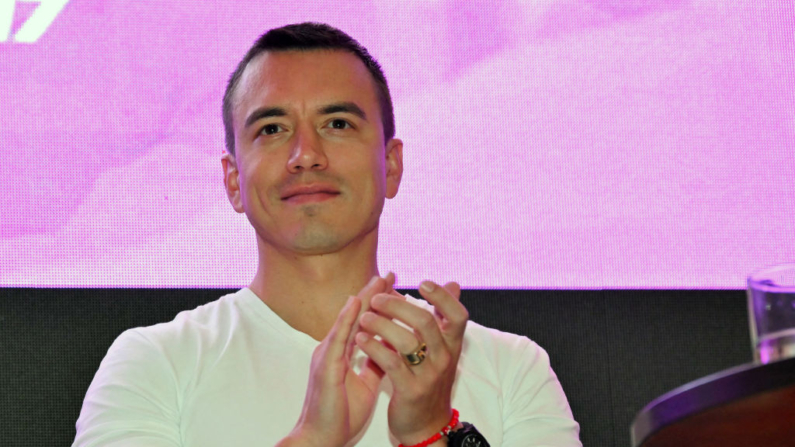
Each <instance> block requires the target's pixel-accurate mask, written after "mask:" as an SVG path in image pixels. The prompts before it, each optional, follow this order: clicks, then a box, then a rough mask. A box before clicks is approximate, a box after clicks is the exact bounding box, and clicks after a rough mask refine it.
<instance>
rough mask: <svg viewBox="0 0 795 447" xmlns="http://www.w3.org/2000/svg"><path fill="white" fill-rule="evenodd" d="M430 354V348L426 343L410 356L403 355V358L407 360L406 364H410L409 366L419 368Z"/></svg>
mask: <svg viewBox="0 0 795 447" xmlns="http://www.w3.org/2000/svg"><path fill="white" fill-rule="evenodd" d="M427 354H428V347H427V346H425V343H422V344H420V346H419V347H418V348H417V349H415V350H414V352H412V353H410V354H403V357H405V358H406V362H408V364H409V366H417V365H419V364H420V363H422V362H423V361H424V360H425V356H426V355H427Z"/></svg>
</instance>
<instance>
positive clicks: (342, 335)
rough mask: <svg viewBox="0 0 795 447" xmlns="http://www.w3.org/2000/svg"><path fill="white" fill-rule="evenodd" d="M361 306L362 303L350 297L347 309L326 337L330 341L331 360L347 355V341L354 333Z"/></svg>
mask: <svg viewBox="0 0 795 447" xmlns="http://www.w3.org/2000/svg"><path fill="white" fill-rule="evenodd" d="M360 306H361V301H360V300H359V299H358V298H357V297H355V296H351V297H348V301H347V302H346V303H345V307H343V308H342V310H341V311H340V313H339V315H337V321H336V322H335V323H334V326H332V327H331V331H329V334H328V336H326V338H327V340H328V351H327V355H328V356H329V357H330V358H331V359H338V358H340V357H342V356H344V355H345V354H346V350H347V341H348V338H349V337H350V336H351V333H352V332H353V325H354V323H355V322H356V316H357V315H359V308H360Z"/></svg>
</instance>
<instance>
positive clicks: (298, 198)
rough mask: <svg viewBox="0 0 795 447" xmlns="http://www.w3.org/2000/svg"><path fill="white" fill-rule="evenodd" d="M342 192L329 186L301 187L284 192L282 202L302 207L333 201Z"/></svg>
mask: <svg viewBox="0 0 795 447" xmlns="http://www.w3.org/2000/svg"><path fill="white" fill-rule="evenodd" d="M339 195H340V192H339V191H338V190H337V189H335V188H334V187H331V186H329V185H300V186H294V187H290V188H287V189H286V190H285V191H283V192H282V197H281V199H282V202H287V203H291V204H294V205H300V204H305V203H318V202H325V201H327V200H331V199H333V198H335V197H337V196H339Z"/></svg>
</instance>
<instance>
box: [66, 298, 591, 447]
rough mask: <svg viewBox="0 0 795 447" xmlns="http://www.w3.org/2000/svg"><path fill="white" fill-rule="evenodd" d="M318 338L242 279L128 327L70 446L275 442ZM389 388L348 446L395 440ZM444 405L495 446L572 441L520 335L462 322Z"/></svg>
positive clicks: (541, 362)
mask: <svg viewBox="0 0 795 447" xmlns="http://www.w3.org/2000/svg"><path fill="white" fill-rule="evenodd" d="M408 299H409V301H410V302H413V303H415V304H417V305H419V306H423V307H426V308H429V309H430V306H429V305H428V304H427V303H425V302H424V301H420V300H416V299H414V298H411V297H409V298H408ZM318 344H319V342H318V341H316V340H314V339H313V338H311V337H310V336H309V335H307V334H304V333H303V332H299V331H297V330H295V329H293V328H292V327H290V326H289V325H288V324H287V323H285V322H284V321H283V320H282V319H281V318H279V317H278V316H277V315H276V314H275V313H273V311H271V309H270V308H269V307H268V306H267V305H265V303H263V302H262V301H261V300H260V299H259V298H258V297H257V296H256V295H255V294H254V293H253V292H252V291H251V290H249V289H247V288H245V289H242V290H240V291H238V292H236V293H233V294H230V295H226V296H224V297H222V298H220V299H218V300H217V301H214V302H212V303H209V304H206V305H203V306H200V307H198V308H196V309H194V310H191V311H186V312H182V313H180V314H179V315H177V317H176V318H175V319H174V320H173V321H171V322H168V323H163V324H157V325H155V326H150V327H146V328H136V329H130V330H128V331H126V332H124V333H123V334H122V335H120V336H119V338H118V339H116V341H115V342H114V343H113V345H112V346H111V347H110V349H109V350H108V354H107V355H106V356H105V359H104V360H103V361H102V364H101V365H100V367H99V370H98V371H97V374H96V376H95V377H94V380H93V382H92V383H91V386H90V387H89V389H88V392H87V393H86V398H85V401H84V402H83V409H82V411H81V413H80V418H79V419H78V421H77V437H76V438H75V442H74V444H73V445H74V447H89V446H103V447H110V446H113V447H119V446H131V447H132V446H136V447H138V446H148V447H161V446H163V447H165V446H169V447H176V446H180V447H203V446H207V447H220V446H235V447H255V446H263V447H266V446H273V445H274V444H276V443H277V442H278V441H279V440H280V439H282V438H283V437H284V436H286V435H287V434H288V433H289V432H290V431H291V430H292V429H293V427H294V426H295V423H296V422H297V421H298V417H299V416H300V414H301V407H302V405H303V402H304V395H305V392H306V387H307V383H308V377H309V364H310V360H311V358H312V352H313V351H314V349H315V347H316V346H317V345H318ZM362 358H363V354H361V353H359V356H358V357H357V359H358V360H359V361H361V360H362ZM390 395H391V383H390V381H389V379H388V378H386V377H385V378H384V380H383V382H382V384H381V390H380V392H379V395H378V400H377V403H376V407H375V411H374V414H373V416H372V418H371V420H370V422H369V423H368V425H366V426H365V428H364V430H362V432H361V433H360V434H359V435H358V436H357V438H356V439H355V440H354V441H353V442H351V443H350V445H360V446H389V445H392V446H397V445H398V442H397V441H396V440H395V439H394V438H393V437H392V436H391V435H390V433H389V427H388V424H387V405H388V404H389V397H390ZM453 407H454V408H457V409H458V410H459V411H460V414H461V420H462V421H467V422H470V423H472V424H474V425H475V426H476V427H477V429H478V430H479V431H480V432H481V433H482V434H483V435H484V436H485V438H486V439H487V440H488V441H489V443H490V444H491V445H492V446H494V447H499V446H504V447H527V446H580V445H581V444H580V441H579V436H578V434H579V425H578V424H577V423H576V422H575V421H574V419H573V418H572V414H571V410H570V409H569V405H568V402H567V400H566V396H565V395H564V394H563V390H562V389H561V387H560V383H559V382H558V380H557V377H556V376H555V374H554V372H552V369H551V368H550V366H549V357H548V356H547V354H546V352H545V351H544V350H543V349H541V348H540V347H539V346H538V345H536V344H535V343H533V342H532V341H530V340H529V339H527V338H525V337H520V336H517V335H514V334H508V333H504V332H499V331H496V330H493V329H488V328H485V327H483V326H480V325H478V324H475V323H473V322H469V323H468V325H467V329H466V334H465V337H464V344H463V350H462V354H461V358H460V360H459V365H458V375H457V378H456V382H455V385H454V389H453ZM440 428H441V427H440Z"/></svg>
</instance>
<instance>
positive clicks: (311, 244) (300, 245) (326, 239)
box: [290, 230, 345, 255]
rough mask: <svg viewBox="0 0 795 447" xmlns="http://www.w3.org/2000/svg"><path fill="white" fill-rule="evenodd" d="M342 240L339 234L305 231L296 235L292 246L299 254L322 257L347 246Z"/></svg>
mask: <svg viewBox="0 0 795 447" xmlns="http://www.w3.org/2000/svg"><path fill="white" fill-rule="evenodd" d="M341 239H342V238H340V237H339V235H338V234H334V233H332V232H330V231H318V230H313V231H303V232H301V234H298V235H296V237H295V238H294V239H293V240H292V243H291V244H290V245H291V246H292V247H293V250H295V251H297V252H299V253H303V254H307V255H321V254H325V253H333V252H335V251H338V250H339V249H341V248H342V247H343V246H344V245H345V243H344V242H342V240H341Z"/></svg>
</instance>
